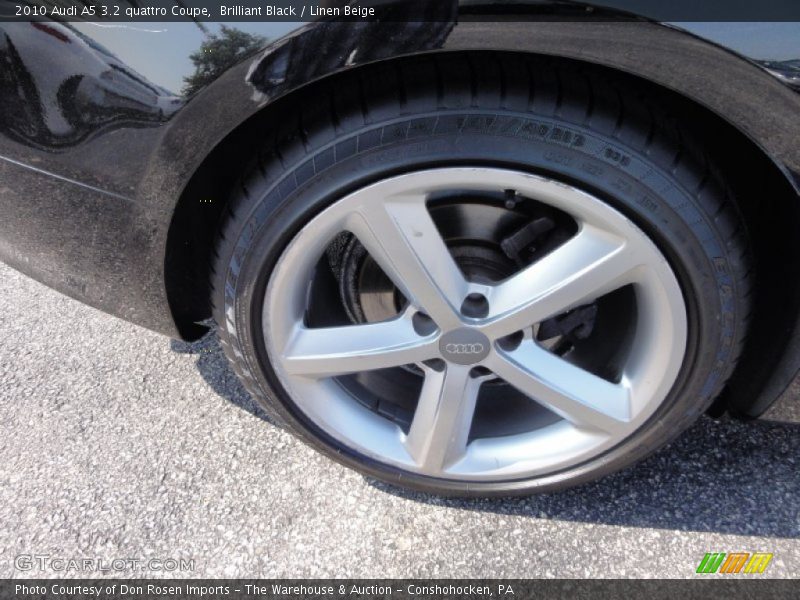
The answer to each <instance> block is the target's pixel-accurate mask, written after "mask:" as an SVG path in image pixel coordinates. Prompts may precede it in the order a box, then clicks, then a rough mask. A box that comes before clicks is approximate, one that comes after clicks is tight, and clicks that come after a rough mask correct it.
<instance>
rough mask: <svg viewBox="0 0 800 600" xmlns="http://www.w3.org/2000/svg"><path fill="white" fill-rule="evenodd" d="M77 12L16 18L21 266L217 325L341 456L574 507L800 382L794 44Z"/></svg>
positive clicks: (15, 240) (798, 49)
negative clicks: (633, 468)
mask: <svg viewBox="0 0 800 600" xmlns="http://www.w3.org/2000/svg"><path fill="white" fill-rule="evenodd" d="M57 4H64V2H56V1H36V2H33V1H31V2H22V3H21V4H20V2H8V3H5V4H4V6H3V12H2V23H0V258H2V260H3V261H5V262H7V263H8V264H10V265H12V266H13V267H15V268H17V269H19V270H20V271H23V272H25V273H27V274H29V275H30V276H32V277H34V278H36V279H38V280H40V281H42V282H44V283H46V284H47V285H49V286H52V287H54V288H56V289H57V290H60V291H62V292H63V293H65V294H68V295H70V296H72V297H74V298H77V299H79V300H81V301H83V302H86V303H88V304H90V305H92V306H95V307H98V308H100V309H102V310H105V311H107V312H109V313H111V314H113V315H116V316H119V317H121V318H123V319H127V320H129V321H132V322H134V323H137V324H140V325H142V326H144V327H148V328H150V329H152V330H155V331H158V332H161V333H164V334H166V335H169V336H172V337H176V338H182V339H185V340H193V339H197V338H198V337H200V336H201V335H203V334H204V332H205V331H206V330H207V328H206V327H205V326H204V325H203V323H206V322H207V319H208V318H209V317H213V319H214V320H215V321H216V328H217V333H218V335H219V338H220V342H221V344H222V346H223V347H224V350H225V353H226V355H227V356H228V358H229V359H230V362H231V365H232V368H233V369H234V370H235V372H236V373H237V375H238V376H239V377H240V378H241V380H242V381H243V382H244V385H245V386H246V387H247V389H248V390H249V392H250V393H251V394H252V395H253V397H254V398H255V399H257V400H258V401H259V402H260V403H261V404H262V405H263V407H264V408H265V410H267V411H268V412H269V414H270V415H271V416H272V417H273V418H274V419H275V421H276V422H278V423H279V424H281V425H282V426H283V427H285V428H287V429H288V430H290V431H291V432H293V433H294V434H296V435H297V436H299V437H300V438H302V439H303V440H304V441H305V442H307V443H308V444H310V445H311V446H313V447H314V448H316V449H318V450H319V451H320V452H322V453H324V454H326V455H328V456H330V457H331V458H332V459H334V460H337V461H340V462H342V463H344V464H345V465H348V466H349V467H352V468H354V469H357V470H359V471H361V472H363V473H365V474H368V475H369V476H371V477H375V478H379V479H381V480H384V481H387V482H391V483H393V484H397V485H401V486H407V487H410V488H414V489H418V490H425V491H430V492H434V493H441V494H457V495H487V496H489V495H507V494H516V493H532V492H537V491H544V490H548V491H549V490H554V489H559V488H564V487H568V486H572V485H576V484H579V483H581V482H585V481H588V480H591V479H594V478H597V477H599V476H602V475H604V474H608V473H611V472H613V471H616V470H619V469H621V468H623V467H625V466H628V465H631V464H632V463H634V462H636V461H638V460H640V459H642V458H643V457H644V456H646V455H648V454H649V453H651V452H652V451H654V450H655V449H657V448H659V447H661V446H663V445H664V444H666V443H667V442H669V441H670V440H673V439H675V438H676V436H678V435H679V434H680V433H681V432H682V431H683V430H685V429H686V428H687V427H688V426H689V425H690V424H691V423H692V422H693V421H694V420H695V419H696V418H698V416H699V415H701V414H703V413H705V412H710V413H711V414H712V415H722V414H725V413H728V414H731V415H736V416H740V417H749V418H752V417H757V416H759V415H761V414H762V413H763V412H764V411H765V410H766V409H767V407H768V406H769V405H770V404H771V403H772V402H773V400H774V399H775V398H776V397H778V396H779V395H780V394H781V393H782V391H783V390H784V389H785V388H786V387H787V385H788V384H789V383H790V382H791V381H792V379H793V377H794V376H795V374H796V373H797V372H798V368H800V335H798V334H797V332H798V327H799V326H800V323H799V322H798V319H799V318H800V284H799V283H798V271H800V244H799V243H798V232H799V231H800V197H798V188H800V95H799V94H798V91H800V26H798V24H797V23H793V22H790V21H789V20H784V21H783V22H780V21H779V20H778V19H776V18H772V19H771V20H770V21H769V22H766V21H765V22H750V23H741V22H727V23H725V22H703V21H696V22H688V21H687V19H685V18H680V15H678V17H677V18H671V17H670V16H669V15H666V14H662V12H659V11H662V9H663V10H666V9H664V8H663V7H662V4H665V3H658V2H649V1H648V2H635V1H624V0H619V1H616V2H613V1H607V2H591V1H590V2H583V3H576V2H547V1H537V2H510V3H505V2H491V1H486V2H474V1H473V2H461V3H458V2H428V3H419V2H416V3H411V4H408V3H405V4H404V3H393V2H389V3H386V2H378V3H375V4H378V5H381V6H380V7H379V8H381V9H382V10H388V11H389V13H386V14H388V17H387V18H383V19H380V20H374V19H364V18H360V17H359V18H354V19H337V18H329V19H327V20H316V21H310V22H306V23H289V22H283V21H274V22H266V21H259V20H257V19H250V18H244V17H242V20H241V21H239V22H235V23H217V22H215V21H214V19H213V18H211V19H208V20H206V21H199V20H198V21H191V20H183V21H179V22H163V23H154V22H152V19H150V20H148V19H147V18H143V19H142V20H133V21H128V22H120V21H119V20H116V21H115V20H113V19H110V20H105V21H104V20H102V17H103V15H101V14H100V13H99V12H97V13H96V19H95V20H96V21H98V22H89V21H91V20H92V19H87V20H83V21H82V20H80V19H79V18H77V19H74V20H71V21H70V20H69V19H65V18H60V17H58V16H56V15H55V14H54V13H53V12H52V11H51V12H50V13H47V12H46V9H47V7H50V8H51V9H52V7H53V6H54V5H57ZM67 4H75V5H77V6H78V7H79V9H78V14H80V7H81V6H83V7H87V6H90V5H92V6H95V8H97V7H98V6H102V2H101V3H97V2H88V1H87V2H80V1H78V0H74V1H71V2H68V3H67ZM116 4H117V5H120V6H123V8H124V7H125V6H129V7H133V8H135V9H137V10H138V9H141V8H142V7H143V6H148V5H153V6H166V7H169V6H170V5H172V4H178V5H180V6H182V7H189V8H191V7H192V6H195V7H197V6H200V7H202V6H211V7H212V9H213V6H217V5H218V4H219V3H204V2H203V1H202V0H198V1H195V2H193V1H184V2H177V0H176V2H171V0H153V1H152V2H138V1H137V2H133V0H129V1H127V2H126V1H121V0H120V1H118V2H116ZM245 4H247V3H245ZM324 4H326V5H327V6H328V7H332V6H333V7H335V6H336V5H338V4H345V3H336V2H328V3H324ZM346 4H352V3H346ZM361 4H365V3H361ZM666 4H671V3H666ZM677 4H681V3H676V5H677ZM683 4H686V3H683ZM709 4H710V3H709ZM723 4H724V3H723ZM739 4H741V3H739ZM753 4H755V3H753ZM758 4H759V7H760V8H759V10H765V11H767V12H769V10H767V9H768V8H769V7H770V6H772V7H773V8H775V7H774V6H773V5H780V4H781V3H780V2H778V3H775V2H773V3H770V2H765V3H758ZM762 4H763V6H762ZM20 5H22V6H23V10H22V12H21V13H17V11H18V10H19V6H20ZM788 6H789V8H790V9H791V7H792V6H794V8H795V9H796V8H797V7H796V6H795V5H794V4H793V3H788ZM25 7H27V9H26V8H25ZM32 7H33V10H32ZM37 7H38V8H37ZM41 7H45V12H44V13H43V12H41ZM778 8H780V7H778ZM26 10H27V12H26ZM406 10H407V11H415V12H413V13H412V12H408V13H406V12H404V11H406ZM776 10H777V9H776ZM37 11H38V12H37ZM98 11H99V9H98ZM121 14H122V15H123V16H124V14H125V12H124V11H123V12H122V13H121ZM154 14H156V15H159V14H161V13H159V12H155V13H154ZM165 14H166V15H167V16H166V17H163V18H162V17H159V18H162V20H168V19H169V14H170V13H169V10H168V8H167V12H166V13H165ZM210 14H211V15H212V17H213V13H210ZM770 15H772V13H770ZM111 16H113V15H111ZM757 17H758V15H756V16H755V17H753V16H752V15H750V16H749V18H751V19H752V18H757ZM109 18H110V17H109ZM121 18H123V17H122V16H120V17H119V19H121ZM744 18H748V16H747V15H745V17H744ZM667 21H674V22H669V23H668V22H667ZM164 401H165V402H168V401H169V399H167V398H165V399H164Z"/></svg>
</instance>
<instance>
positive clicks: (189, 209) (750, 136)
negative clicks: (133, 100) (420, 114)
mask: <svg viewBox="0 0 800 600" xmlns="http://www.w3.org/2000/svg"><path fill="white" fill-rule="evenodd" d="M466 25H467V26H465V27H463V28H462V27H461V26H459V27H456V28H455V29H454V30H453V31H452V32H451V33H450V35H449V36H448V37H447V40H446V42H444V43H443V44H442V45H441V47H439V48H435V49H423V50H421V51H419V52H407V53H400V54H398V55H396V56H388V57H382V58H376V59H375V60H369V58H370V57H369V56H367V55H365V56H363V57H362V60H363V61H364V62H362V63H360V64H352V65H345V64H342V65H340V66H339V68H337V69H333V70H331V71H330V72H329V73H326V74H324V75H320V76H317V77H312V78H310V79H309V80H307V81H304V82H299V83H298V84H297V85H296V86H294V87H292V88H291V89H285V90H284V91H283V92H282V93H280V94H278V95H276V96H275V97H274V98H272V99H271V100H270V101H269V102H267V103H265V104H264V105H263V106H261V107H259V108H258V109H257V110H254V111H253V112H252V114H249V115H248V116H247V117H246V118H243V119H242V118H239V119H238V121H239V122H238V123H236V122H234V123H231V126H230V130H229V132H228V133H227V134H226V135H224V136H223V137H222V138H221V139H219V140H218V141H217V142H216V143H215V144H213V145H212V146H211V148H210V150H209V151H208V152H206V153H205V154H204V155H201V156H202V160H201V162H199V164H198V165H197V166H196V168H194V170H193V171H192V172H191V174H190V175H189V176H188V177H187V178H186V183H185V185H184V187H183V191H182V193H181V194H180V197H179V200H178V202H177V204H176V206H175V209H174V212H173V215H172V219H171V223H170V228H169V233H168V237H167V244H166V254H165V277H166V281H165V284H166V289H167V296H168V299H169V303H170V309H171V311H172V314H173V317H174V319H175V321H176V324H177V325H178V328H179V331H180V332H181V334H182V335H183V336H184V337H185V338H187V339H191V338H195V337H197V336H199V335H201V334H202V332H203V331H204V330H205V329H204V328H203V327H198V326H197V325H195V323H196V322H198V321H201V320H203V319H205V318H207V317H208V316H209V314H210V305H209V294H208V290H209V286H208V268H209V264H210V262H211V260H210V259H211V257H212V254H211V253H212V252H213V247H214V244H213V241H214V236H215V235H216V232H217V230H218V225H219V223H220V220H221V219H223V218H224V217H225V212H226V210H228V205H227V199H228V197H229V194H230V191H231V190H232V188H233V186H234V185H235V184H236V180H237V177H238V176H239V175H240V174H241V173H242V171H243V169H244V167H245V165H246V164H247V163H248V162H249V160H250V159H251V157H252V156H253V155H254V153H256V152H257V151H258V148H259V145H260V144H259V142H260V140H261V139H262V137H261V136H262V135H263V132H273V131H274V130H275V129H276V128H278V126H279V124H280V123H281V122H282V121H283V119H284V118H285V116H286V115H287V114H289V113H290V112H291V111H292V109H293V107H295V106H297V104H298V103H299V102H303V101H306V100H307V99H308V98H313V97H314V96H315V93H316V92H317V91H318V90H319V89H320V86H322V87H324V86H327V85H335V84H336V82H337V81H338V78H339V77H341V76H342V75H343V73H345V72H360V73H363V74H365V75H368V74H369V72H370V70H371V69H375V68H381V66H385V65H386V64H387V63H390V62H393V61H401V60H409V59H412V57H414V56H415V57H419V56H421V55H425V54H431V55H433V54H437V53H440V52H482V53H483V52H492V53H508V52H514V53H517V54H519V53H522V54H526V55H530V56H538V57H541V58H542V59H545V60H569V61H576V60H577V61H581V62H583V63H585V64H587V65H591V66H592V68H597V69H610V70H611V71H613V72H614V73H615V74H617V75H619V74H621V75H622V76H623V77H628V78H631V81H635V82H637V84H638V85H646V86H651V87H653V86H654V87H655V88H656V89H657V90H658V91H659V92H660V94H661V95H662V97H663V98H664V101H665V102H669V103H670V104H671V108H673V107H675V108H677V109H678V110H679V111H680V112H681V118H682V119H685V120H687V121H689V123H690V125H691V127H692V128H694V129H695V131H696V132H697V133H698V134H699V136H700V137H702V139H703V140H704V144H705V145H706V147H707V148H708V149H709V150H710V151H711V152H712V153H713V154H714V155H715V157H719V158H720V160H721V164H720V167H721V169H722V171H723V172H724V173H725V174H726V176H727V177H728V178H729V182H730V183H731V186H732V188H733V190H734V192H735V194H736V196H737V198H738V203H739V205H740V208H741V210H742V212H743V214H744V217H745V220H746V221H747V223H748V226H749V228H750V232H751V236H752V239H753V247H754V252H755V259H756V266H757V267H758V269H759V271H758V273H759V275H758V277H759V279H758V280H757V281H758V285H757V290H756V298H755V303H754V304H755V305H756V306H757V309H756V314H755V315H754V316H753V319H752V326H751V332H750V336H749V338H748V342H747V345H746V347H745V351H744V354H743V356H742V358H741V361H740V365H739V368H738V369H737V371H736V372H735V373H734V375H733V377H732V379H731V381H730V383H729V385H728V386H727V388H726V390H725V392H724V393H723V395H722V397H721V398H720V400H719V401H718V402H717V403H716V405H715V408H714V410H715V411H717V412H722V411H724V410H726V409H727V410H730V411H732V412H735V413H738V414H742V415H747V416H757V415H758V414H760V413H761V412H763V410H765V409H766V408H767V407H768V406H769V404H770V403H771V401H772V400H773V399H774V398H776V397H777V396H778V395H779V394H780V393H781V392H782V391H783V390H784V389H785V387H786V386H787V385H788V384H789V383H790V382H791V380H792V378H793V377H794V375H795V373H796V372H797V371H798V368H800V341H794V340H795V339H796V338H798V337H800V336H796V335H794V332H795V331H796V330H798V329H800V324H799V323H798V315H799V314H800V286H797V285H790V286H788V287H787V286H786V280H787V279H789V281H794V280H795V279H796V271H797V265H800V249H794V248H792V245H791V243H789V242H790V240H791V236H792V233H793V231H796V230H797V228H798V227H800V202H798V200H800V198H799V197H798V183H800V176H798V175H797V173H800V156H798V154H800V151H798V149H797V147H796V142H795V140H796V139H800V124H798V122H797V121H798V119H797V118H796V116H795V117H794V122H792V120H791V118H790V117H791V116H792V114H794V115H796V114H798V112H794V111H800V99H798V98H799V97H798V96H797V95H796V94H794V93H793V92H791V91H790V90H788V89H786V88H784V87H783V86H782V85H781V84H780V83H778V82H777V81H775V80H774V79H773V78H772V77H770V76H769V75H767V74H766V73H765V72H763V71H762V70H760V69H759V68H758V67H756V66H755V65H752V64H750V63H748V62H747V61H745V60H743V59H741V58H740V57H737V56H735V55H733V54H731V53H729V52H727V51H725V50H723V49H721V48H718V47H716V46H713V45H712V44H709V43H707V42H703V41H702V40H699V39H697V38H694V37H692V36H689V35H687V34H684V33H681V32H678V31H674V30H672V29H668V28H665V27H662V26H658V25H654V24H648V23H637V24H632V23H627V24H621V23H609V24H602V25H598V24H597V23H589V24H587V23H556V24H549V27H539V26H540V25H541V24H537V23H528V24H524V25H526V27H527V29H522V28H521V27H520V23H505V24H497V23H472V24H466ZM621 25H624V26H625V29H621V28H620V26H621ZM530 28H534V29H538V30H537V31H535V32H531V31H530ZM534 33H535V35H534ZM539 34H541V35H539ZM640 51H641V52H640ZM687 57H693V58H694V61H693V62H691V63H687V64H690V65H691V68H690V69H689V71H690V72H689V73H688V74H687V72H686V69H683V70H682V69H681V67H682V66H684V65H682V63H683V62H685V61H686V59H687ZM256 60H257V59H256ZM254 68H257V67H254V66H253V64H251V65H250V66H249V67H248V69H249V71H251V72H252V70H253V69H254ZM241 73H242V68H241V67H240V69H239V75H241ZM225 79H226V78H224V77H223V78H222V79H221V80H220V81H218V82H217V83H216V84H215V85H216V86H217V90H210V92H211V93H210V94H204V95H205V96H209V97H211V98H214V97H218V94H219V90H221V89H224V88H223V87H222V86H224V85H225ZM731 79H733V80H734V82H735V85H733V84H734V82H732V81H731ZM700 81H702V85H699V83H698V82H700ZM732 87H734V88H736V90H737V91H735V93H734V94H731V92H730V90H731V88H732ZM201 100H202V98H201ZM198 104H199V108H202V103H198ZM765 107H769V110H767V111H765V110H764V109H765ZM193 112H194V111H193ZM239 114H240V115H241V114H242V112H241V111H239ZM776 261H777V262H776ZM776 264H779V265H781V266H780V268H774V267H775V265H776Z"/></svg>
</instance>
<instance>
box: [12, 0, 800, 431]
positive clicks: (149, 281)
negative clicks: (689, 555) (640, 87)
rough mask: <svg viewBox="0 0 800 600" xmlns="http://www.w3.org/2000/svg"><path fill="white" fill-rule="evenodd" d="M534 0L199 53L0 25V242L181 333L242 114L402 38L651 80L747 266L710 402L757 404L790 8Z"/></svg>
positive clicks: (788, 272)
mask: <svg viewBox="0 0 800 600" xmlns="http://www.w3.org/2000/svg"><path fill="white" fill-rule="evenodd" d="M589 4H591V3H589ZM644 4H647V3H644ZM535 5H536V6H535V8H537V9H539V10H542V7H546V9H547V10H546V16H547V18H546V19H541V18H539V17H537V14H536V12H535V11H534V12H533V13H531V7H530V6H528V7H527V8H526V9H525V10H524V11H523V10H522V8H520V6H519V3H512V4H509V5H506V4H505V3H503V2H494V3H487V4H486V5H481V6H480V10H479V11H477V13H476V8H475V5H474V3H470V4H467V3H464V5H462V6H460V7H459V6H456V5H451V4H449V3H431V8H430V9H429V10H430V14H429V15H428V16H429V17H430V18H429V19H428V20H427V21H426V22H402V21H401V20H398V21H396V22H387V23H370V22H364V23H347V22H315V23H305V24H297V23H285V22H275V23H256V22H248V23H231V24H229V25H230V29H229V30H228V31H231V30H234V29H235V30H241V31H242V32H244V34H246V36H245V37H244V38H242V39H243V43H242V45H241V46H240V48H239V50H238V51H236V52H232V53H230V54H227V55H224V54H221V55H220V56H219V57H218V59H217V60H216V61H211V64H212V68H210V69H209V67H208V64H209V63H208V62H207V61H206V62H203V61H202V57H201V56H199V55H198V52H200V53H202V52H203V51H209V48H210V49H214V48H216V46H214V45H213V44H209V43H208V42H209V40H210V39H213V38H210V37H209V36H217V38H216V39H221V38H224V37H225V35H226V33H225V31H223V30H222V29H221V26H220V24H217V23H207V24H197V23H192V22H182V23H166V24H165V23H150V22H142V23H135V24H128V25H126V26H111V25H109V24H91V23H60V22H56V21H40V22H26V21H20V22H14V23H11V22H5V23H1V24H0V106H2V108H1V109H0V259H2V260H3V261H5V262H7V263H9V264H10V265H12V266H14V267H15V268H17V269H19V270H21V271H23V272H25V273H27V274H29V275H30V276H32V277H34V278H36V279H38V280H40V281H43V282H44V283H46V284H48V285H50V286H52V287H54V288H56V289H58V290H59V291H61V292H64V293H65V294H68V295H70V296H72V297H74V298H77V299H79V300H81V301H83V302H86V303H88V304H91V305H93V306H95V307H98V308H100V309H102V310H105V311H107V312H109V313H111V314H114V315H116V316H119V317H122V318H124V319H127V320H129V321H132V322H134V323H137V324H140V325H142V326H145V327H148V328H150V329H152V330H155V331H158V332H161V333H164V334H166V335H170V336H174V337H182V338H185V339H193V338H196V337H198V336H199V335H201V334H202V333H203V332H204V331H205V328H204V327H202V326H201V325H198V324H197V323H198V322H200V321H202V320H204V319H206V318H207V317H208V316H209V313H210V310H209V305H208V283H207V281H208V264H209V257H210V254H211V246H212V241H213V236H214V233H215V231H216V228H217V224H218V222H219V219H220V215H221V214H222V213H223V210H224V208H225V203H226V201H227V198H228V193H229V190H230V187H231V185H232V184H233V182H234V181H235V179H236V177H237V176H238V175H239V174H240V172H241V169H242V165H243V164H244V163H246V162H247V161H248V160H249V157H250V156H251V155H252V152H253V151H254V148H255V147H256V146H257V144H258V142H259V139H257V138H254V136H253V131H256V130H264V128H265V127H266V129H267V130H269V128H270V127H275V126H276V124H277V123H279V122H280V115H281V111H282V110H283V107H285V106H287V105H290V104H291V103H292V98H293V95H294V94H296V93H298V91H299V90H303V89H305V90H307V89H308V86H314V85H318V84H319V82H321V81H329V80H330V78H335V77H337V74H339V73H341V72H343V71H345V70H353V69H359V68H363V66H364V65H368V64H371V63H374V62H376V61H393V60H402V57H404V56H408V55H414V54H420V53H429V52H461V51H467V50H470V51H486V52H522V53H532V54H542V55H553V56H561V57H565V58H568V59H574V60H579V61H583V62H588V63H593V64H595V65H597V66H598V68H601V69H613V70H618V71H624V72H626V73H629V74H630V75H632V76H635V77H637V78H640V79H642V80H646V81H648V82H650V84H651V85H653V86H657V87H659V88H660V89H661V92H662V93H663V94H664V95H665V96H669V97H670V98H672V99H673V100H674V102H675V103H676V105H677V106H680V107H681V110H683V111H684V112H685V114H686V117H687V118H688V119H691V120H692V122H693V123H694V124H695V125H696V127H697V128H698V129H699V130H700V131H701V132H702V135H703V136H704V139H706V140H708V143H709V145H711V146H715V147H717V148H719V149H720V150H721V153H722V154H724V155H725V156H727V164H726V165H724V167H725V168H726V171H727V172H729V173H730V174H731V183H732V185H733V187H734V188H735V191H736V194H737V196H738V197H739V198H740V199H741V208H742V211H743V213H744V214H745V217H746V218H747V220H748V223H749V224H750V226H751V229H752V232H751V235H752V237H753V240H754V250H755V254H756V263H757V267H758V272H759V275H758V277H759V279H758V292H757V293H758V298H757V302H756V306H757V309H756V312H757V314H756V315H755V317H754V320H753V327H752V332H751V335H750V338H749V340H748V343H747V347H746V350H745V354H744V356H743V358H742V361H741V363H740V366H739V368H738V370H737V373H736V374H735V375H734V377H733V379H732V380H731V382H730V384H729V386H728V390H727V391H726V393H725V395H724V397H723V399H722V400H721V405H720V406H723V407H727V408H729V409H731V410H732V411H733V412H737V413H740V414H745V415H751V416H757V415H758V414H760V413H762V412H763V411H764V410H765V409H766V407H767V406H769V404H770V403H771V402H772V401H773V400H774V399H775V398H776V397H777V396H778V395H779V394H780V393H781V392H782V391H783V389H784V388H785V387H786V386H787V384H788V383H789V382H790V381H791V379H792V378H793V377H794V375H795V374H796V373H797V371H798V368H799V367H800V335H798V333H800V285H798V284H797V277H796V274H797V271H798V269H800V248H799V247H798V245H797V244H796V243H795V239H796V231H798V227H800V212H799V211H798V209H799V208H800V204H798V202H800V198H798V189H800V95H798V92H800V25H798V24H795V23H790V22H784V23H766V22H765V23H749V24H747V23H745V24H742V23H708V22H700V23H686V22H681V23H673V24H668V23H659V22H655V21H653V20H650V17H658V13H648V12H647V10H643V9H642V8H641V7H642V3H637V2H606V3H597V4H595V5H593V6H590V8H593V9H594V10H592V11H591V12H587V11H586V5H581V6H579V7H576V6H574V5H572V4H570V3H535ZM478 13H479V14H480V15H481V16H480V18H478V17H476V14H478ZM487 15H488V17H487ZM493 15H494V16H493ZM562 16H564V17H569V18H568V19H567V20H560V18H561V17H562ZM722 151H724V152H722Z"/></svg>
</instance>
